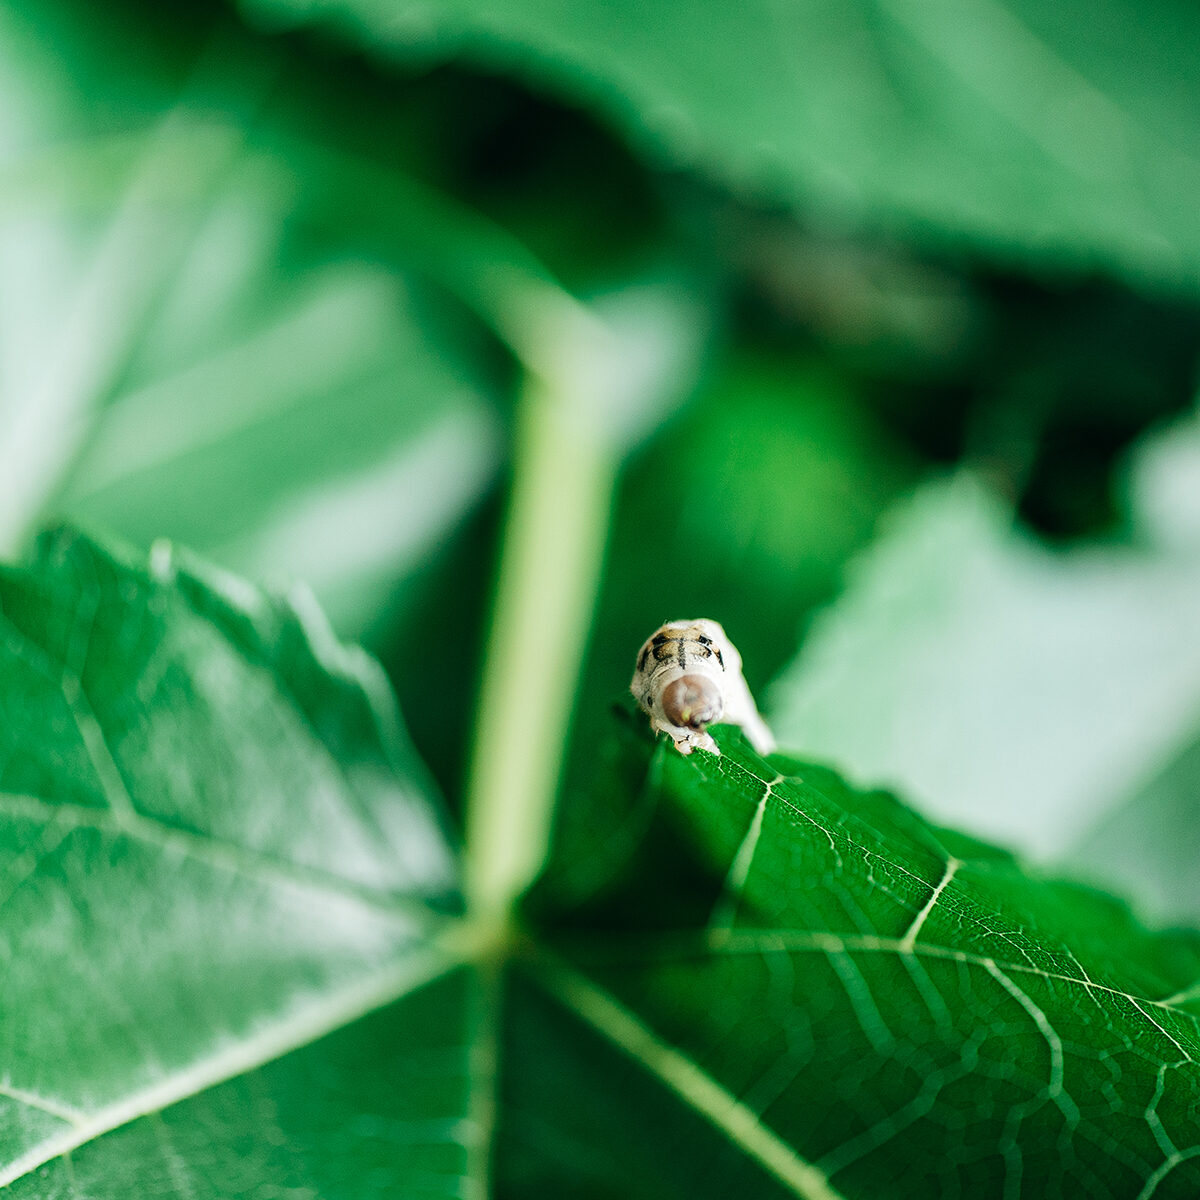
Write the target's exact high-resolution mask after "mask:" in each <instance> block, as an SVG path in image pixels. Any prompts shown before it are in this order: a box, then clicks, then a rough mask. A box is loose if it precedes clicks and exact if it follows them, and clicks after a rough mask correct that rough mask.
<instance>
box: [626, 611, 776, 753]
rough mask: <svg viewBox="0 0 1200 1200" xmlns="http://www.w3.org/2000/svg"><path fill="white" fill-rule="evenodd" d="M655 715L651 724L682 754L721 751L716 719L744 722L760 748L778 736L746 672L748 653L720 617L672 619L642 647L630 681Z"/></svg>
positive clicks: (648, 712) (771, 744) (771, 746)
mask: <svg viewBox="0 0 1200 1200" xmlns="http://www.w3.org/2000/svg"><path fill="white" fill-rule="evenodd" d="M629 689H630V691H631V692H633V695H634V699H636V700H637V702H638V704H639V705H641V708H642V711H643V712H645V713H646V715H647V716H648V717H649V718H650V727H651V729H655V730H661V731H662V732H663V733H666V734H669V735H670V737H671V739H672V741H674V743H675V749H676V750H678V751H679V753H680V754H691V752H692V751H693V750H695V749H696V748H697V747H698V748H699V749H701V750H707V751H708V752H709V753H710V754H720V753H721V751H720V750H719V749H718V748H717V743H716V742H715V741H713V738H712V735H711V734H710V733H708V732H707V730H708V727H709V726H710V725H715V724H717V723H718V722H722V721H723V722H726V723H727V724H730V725H740V726H741V727H742V729H743V730H744V731H745V733H746V736H747V737H748V738H749V739H750V744H751V745H752V746H753V747H754V748H755V750H757V751H758V752H759V754H769V753H770V752H771V751H772V750H774V749H775V739H774V738H773V737H772V736H771V731H770V730H769V729H768V728H767V725H766V722H765V721H764V720H763V719H762V717H760V716H759V714H758V709H757V708H756V707H755V705H754V697H753V696H751V695H750V689H749V687H748V686H747V685H746V679H745V677H744V676H743V675H742V656H741V655H740V654H739V653H738V652H737V648H736V647H735V646H734V644H733V643H732V642H731V641H730V640H729V638H728V637H726V635H725V630H724V629H722V628H721V626H720V625H718V624H717V622H716V621H710V620H708V619H706V618H703V617H701V618H698V619H696V620H694V621H668V622H667V623H666V624H665V625H662V626H660V627H659V628H658V629H656V630H655V631H654V632H653V633H652V634H651V635H650V636H649V637H648V638H647V639H646V641H645V642H644V643H643V644H642V648H641V650H639V651H638V657H637V667H636V669H635V670H634V672H633V682H632V683H631V684H630V685H629Z"/></svg>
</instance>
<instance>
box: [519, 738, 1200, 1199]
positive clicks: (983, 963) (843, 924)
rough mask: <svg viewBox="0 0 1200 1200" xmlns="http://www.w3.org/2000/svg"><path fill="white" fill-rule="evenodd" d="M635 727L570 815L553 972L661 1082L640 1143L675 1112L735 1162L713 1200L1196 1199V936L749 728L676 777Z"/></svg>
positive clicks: (548, 1157)
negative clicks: (1046, 875)
mask: <svg viewBox="0 0 1200 1200" xmlns="http://www.w3.org/2000/svg"><path fill="white" fill-rule="evenodd" d="M636 724H637V726H638V728H637V729H635V730H627V732H626V733H625V735H624V739H623V740H624V748H623V749H622V748H620V742H621V739H617V741H615V742H614V743H613V744H612V745H610V747H609V751H608V753H607V755H606V757H607V759H608V763H607V767H606V773H605V774H604V776H603V782H602V783H601V784H600V786H599V787H598V789H597V791H598V794H599V795H600V796H602V797H603V799H602V800H601V802H600V803H599V804H598V805H597V806H596V807H595V808H593V807H591V806H589V805H587V804H583V803H581V804H579V805H578V806H577V808H576V810H575V811H574V812H572V809H571V807H570V805H568V807H567V809H566V810H565V811H564V814H563V826H562V829H561V831H560V839H559V859H558V861H557V863H556V865H555V866H554V867H553V868H552V870H551V871H550V873H549V874H548V875H547V876H546V878H545V879H544V881H543V884H542V888H541V894H540V896H539V897H538V907H539V908H540V909H541V910H542V911H549V912H553V913H554V914H555V916H554V918H553V925H554V932H553V933H552V934H551V940H552V941H553V942H554V944H555V945H556V946H557V947H558V949H559V950H560V952H561V953H562V954H563V955H564V956H566V957H567V958H569V959H570V960H572V962H573V968H572V969H564V970H561V971H559V972H558V973H555V972H554V971H552V970H551V971H548V972H547V973H546V975H545V979H546V981H547V984H548V986H549V990H550V991H551V992H552V993H553V994H554V996H555V997H556V1000H557V1002H558V1003H559V1004H560V1005H561V1006H563V1007H564V1008H566V1009H568V1010H574V1011H575V1012H577V1013H578V1014H580V1015H582V1017H583V1018H584V1020H585V1021H586V1022H587V1023H588V1024H590V1025H591V1026H592V1028H593V1029H594V1030H597V1031H599V1032H600V1033H601V1034H602V1035H606V1036H607V1037H609V1038H610V1039H612V1040H613V1041H615V1042H617V1043H618V1044H620V1045H623V1046H624V1047H625V1048H626V1051H627V1052H628V1053H630V1054H632V1055H633V1056H635V1057H639V1058H641V1060H642V1061H643V1063H644V1064H645V1065H646V1066H647V1067H648V1069H649V1071H650V1073H651V1074H653V1075H657V1076H658V1080H659V1083H660V1091H661V1092H662V1093H663V1094H660V1095H659V1096H658V1097H657V1098H652V1097H650V1096H644V1095H641V1094H638V1093H636V1092H635V1093H633V1095H634V1098H633V1099H631V1105H633V1106H635V1107H634V1109H633V1112H634V1115H633V1116H632V1117H631V1124H633V1125H635V1126H636V1125H637V1124H638V1122H639V1120H643V1119H644V1120H652V1119H662V1120H664V1121H671V1120H673V1118H670V1117H662V1118H658V1117H657V1116H656V1117H655V1118H651V1117H650V1116H649V1115H648V1114H649V1113H651V1112H653V1113H655V1114H660V1113H663V1112H664V1110H666V1111H669V1108H668V1103H667V1094H668V1093H673V1094H674V1097H675V1103H678V1102H680V1101H682V1102H683V1103H684V1105H685V1106H691V1107H694V1108H697V1109H699V1110H701V1111H704V1112H706V1113H708V1114H709V1115H710V1117H711V1118H712V1119H713V1120H714V1122H715V1123H716V1124H717V1125H718V1126H719V1127H721V1128H722V1129H723V1130H724V1132H725V1135H726V1136H727V1137H728V1138H729V1139H730V1140H732V1141H734V1142H735V1143H736V1144H738V1145H740V1146H741V1147H742V1149H743V1152H744V1160H745V1161H743V1162H741V1163H737V1164H735V1165H731V1164H729V1163H728V1162H725V1163H724V1164H722V1163H721V1162H720V1159H719V1156H718V1155H716V1154H712V1155H711V1157H708V1158H706V1159H705V1160H704V1161H705V1162H706V1163H708V1164H709V1165H710V1166H711V1170H712V1175H711V1176H710V1179H709V1182H708V1183H707V1185H706V1186H705V1187H704V1188H702V1189H701V1194H711V1195H750V1194H753V1195H764V1196H767V1195H774V1194H780V1195H789V1194H790V1195H802V1196H807V1197H825V1198H828V1197H834V1196H846V1197H864V1198H866V1197H875V1196H889V1197H891V1196H897V1197H901V1196H902V1197H908V1196H911V1197H914V1198H915V1197H928V1196H934V1195H937V1196H959V1195H997V1196H999V1195H1004V1196H1062V1195H1074V1194H1082V1195H1089V1196H1103V1197H1132V1196H1140V1197H1149V1196H1151V1195H1154V1196H1159V1197H1163V1196H1180V1197H1186V1196H1191V1195H1194V1194H1195V1192H1196V1189H1197V1187H1200V1158H1198V1157H1197V1156H1200V1144H1198V1141H1197V1130H1196V1124H1195V1112H1196V1105H1197V1103H1198V1102H1200V1063H1198V1062H1197V1052H1198V1051H1200V1029H1198V1022H1197V1017H1198V1015H1200V991H1198V990H1197V988H1196V981H1197V978H1198V976H1200V936H1197V935H1196V934H1182V933H1179V934H1149V933H1147V932H1146V931H1145V930H1144V929H1142V928H1141V927H1139V925H1138V924H1137V922H1136V921H1135V920H1134V919H1133V917H1132V916H1131V915H1130V912H1129V910H1128V909H1127V908H1126V907H1125V906H1124V905H1122V904H1120V903H1119V902H1117V901H1115V900H1113V899H1112V898H1111V897H1108V896H1105V895H1104V894H1102V893H1100V892H1095V891H1092V890H1089V889H1087V888H1083V887H1080V886H1077V885H1074V884H1069V883H1056V882H1052V881H1043V880H1040V879H1038V878H1036V877H1033V876H1030V875H1029V874H1027V873H1026V872H1025V871H1024V870H1023V869H1022V868H1021V867H1020V865H1019V864H1018V863H1017V862H1016V861H1015V860H1014V859H1013V858H1012V857H1011V856H1010V855H1008V854H1007V853H1005V852H1003V851H1000V850H997V849H994V848H992V847H990V846H988V845H986V844H983V843H980V842H977V841H975V840H973V839H970V838H967V837H964V836H963V835H960V834H956V833H953V832H950V831H946V830H940V829H937V828H934V827H932V826H930V825H928V824H927V823H926V822H924V821H923V820H922V819H920V818H919V817H917V816H916V815H915V814H913V813H912V812H911V811H910V810H909V809H907V808H905V807H904V806H903V805H901V804H900V803H898V802H897V801H896V800H895V799H894V798H893V797H892V796H890V795H888V794H885V793H879V792H876V793H861V792H853V791H851V790H850V789H848V788H847V787H846V785H845V784H844V783H843V782H842V781H841V780H840V779H839V778H838V777H837V776H836V775H834V774H833V773H832V772H830V771H828V770H827V769H823V768H821V767H817V766H812V765H809V764H804V763H800V762H796V761H794V760H791V759H788V758H786V757H784V756H782V755H778V756H773V757H772V758H771V759H769V760H764V759H762V758H760V757H758V756H757V755H755V754H753V753H752V752H751V751H750V750H749V749H748V747H747V746H746V744H745V742H744V740H743V739H742V738H741V735H740V734H738V733H727V734H726V736H724V737H720V738H719V741H720V744H721V747H722V750H723V751H724V753H723V756H722V757H721V758H719V759H714V758H712V757H710V756H707V755H702V754H695V755H693V756H692V757H691V758H690V759H684V758H682V757H681V756H679V755H677V754H676V753H675V752H674V751H673V750H671V749H669V748H668V747H667V746H665V745H660V746H659V747H658V748H657V750H655V751H653V752H651V750H650V748H649V744H648V739H647V737H646V736H645V734H644V733H643V731H642V730H641V728H640V726H641V720H640V718H638V719H636ZM581 1057H582V1056H581ZM604 1069H605V1068H602V1067H600V1066H596V1067H594V1068H593V1070H595V1071H596V1072H597V1073H599V1072H600V1071H602V1070H604ZM609 1069H611V1068H609ZM514 1086H517V1085H514ZM639 1113H640V1114H642V1115H641V1116H639V1115H638V1114H639ZM667 1128H669V1129H670V1133H671V1137H672V1138H677V1137H678V1138H681V1137H683V1135H682V1134H680V1133H679V1132H678V1131H677V1129H676V1128H675V1127H674V1126H673V1125H668V1126H667ZM553 1129H554V1131H555V1133H556V1134H559V1133H561V1135H562V1137H563V1138H564V1139H566V1138H570V1137H573V1138H574V1139H576V1141H578V1140H579V1133H578V1130H577V1129H575V1128H573V1127H572V1124H571V1114H570V1113H569V1112H567V1113H566V1114H565V1115H564V1116H563V1117H562V1119H561V1120H560V1121H559V1122H558V1123H556V1124H555V1125H554V1126H553ZM630 1136H631V1139H632V1144H633V1145H634V1146H636V1145H637V1143H638V1137H639V1135H638V1133H637V1132H632V1133H631V1135H630ZM557 1141H558V1139H557V1137H553V1138H550V1137H548V1138H547V1139H546V1142H547V1143H548V1145H550V1146H551V1147H554V1146H556V1145H557ZM513 1153H514V1154H515V1153H516V1152H515V1151H514V1152H513ZM705 1153H708V1151H707V1148H706V1151H705ZM521 1162H522V1165H523V1167H524V1169H525V1170H526V1171H527V1172H528V1173H529V1177H530V1178H542V1179H543V1180H546V1179H549V1180H556V1181H557V1183H558V1185H559V1186H561V1187H562V1188H564V1189H568V1188H569V1184H568V1180H569V1178H570V1174H569V1173H570V1170H571V1166H570V1164H568V1163H556V1162H555V1161H554V1158H553V1156H552V1154H551V1153H545V1154H543V1155H542V1156H541V1157H540V1158H539V1159H534V1157H533V1156H532V1155H530V1154H529V1152H528V1149H527V1147H526V1148H525V1151H524V1154H523V1156H522V1159H521ZM754 1164H756V1165H757V1167H758V1168H762V1169H765V1170H766V1171H767V1173H768V1174H769V1175H771V1176H773V1177H774V1179H775V1185H776V1186H775V1187H774V1188H771V1187H767V1186H765V1185H763V1184H762V1182H761V1181H757V1180H755V1179H754V1177H753V1175H752V1173H751V1168H752V1165H754ZM688 1186H690V1185H685V1186H682V1187H680V1189H679V1190H678V1192H676V1191H675V1190H674V1189H672V1188H666V1189H664V1190H663V1191H662V1192H661V1193H660V1194H664V1195H675V1194H679V1195H687V1194H690V1193H689V1191H688ZM516 1194H521V1193H520V1192H518V1193H516ZM547 1194H551V1192H550V1191H548V1192H547ZM597 1194H619V1193H618V1192H617V1191H616V1190H615V1189H614V1190H610V1191H604V1190H602V1189H601V1190H598V1191H597ZM635 1194H637V1193H635ZM645 1194H647V1195H650V1194H654V1192H653V1191H652V1190H648V1191H647V1192H646V1193H645Z"/></svg>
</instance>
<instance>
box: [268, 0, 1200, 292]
mask: <svg viewBox="0 0 1200 1200" xmlns="http://www.w3.org/2000/svg"><path fill="white" fill-rule="evenodd" d="M244 3H245V7H247V8H248V9H249V10H250V11H252V12H253V13H254V14H256V15H258V16H264V17H267V18H268V19H270V20H271V21H272V22H273V23H275V24H278V25H292V24H296V23H300V22H306V21H312V20H323V21H325V22H326V23H332V24H336V25H337V26H338V27H339V28H340V29H343V30H346V31H349V32H350V33H351V34H352V35H353V36H355V37H358V38H360V39H362V40H363V41H365V42H366V43H367V44H369V45H371V46H373V47H375V48H377V49H378V50H379V51H380V52H382V53H384V54H387V55H389V56H391V57H394V58H398V59H400V60H401V61H403V62H406V63H410V64H420V65H426V64H427V63H428V62H429V61H430V60H431V59H432V60H440V59H446V58H451V57H456V58H469V59H471V60H474V61H476V62H478V63H481V64H483V65H485V66H487V67H488V68H491V69H499V70H502V71H505V72H506V73H510V74H515V75H518V76H520V77H522V78H525V79H528V80H529V81H530V82H531V84H533V85H534V86H535V87H537V88H539V89H552V90H554V91H555V92H557V93H559V94H561V95H563V96H565V97H567V98H569V99H570V100H572V101H573V102H576V103H578V102H583V103H586V104H588V105H589V106H590V107H592V108H594V109H595V110H596V111H598V112H599V113H601V114H602V115H603V116H604V118H605V119H607V120H608V121H610V122H612V123H614V124H616V125H617V126H619V127H620V128H621V129H623V130H624V131H626V133H627V134H628V135H629V136H630V137H631V138H633V139H635V140H636V141H637V143H638V144H639V145H641V146H642V147H644V149H645V150H646V152H647V153H648V154H650V155H651V156H653V157H654V158H655V159H656V160H657V161H658V162H659V163H660V164H663V165H667V166H670V167H678V166H679V165H681V164H682V165H687V166H692V167H696V168H698V169H700V170H702V171H705V172H708V173H710V174H711V175H713V176H714V177H716V178H717V179H719V180H721V181H722V182H724V183H726V184H729V185H732V186H734V187H736V188H737V189H738V190H740V191H750V192H753V193H754V194H756V195H758V196H760V197H762V196H766V197H770V198H773V199H778V200H781V201H783V202H785V203H787V204H790V205H793V206H794V207H796V208H797V209H798V210H800V211H802V212H804V213H809V214H814V215H817V216H818V217H822V218H831V219H833V220H835V221H838V222H842V223H855V224H862V225H869V226H871V227H873V228H875V229H876V230H879V229H884V230H889V231H894V232H900V233H902V234H904V235H912V234H914V233H917V234H923V235H929V236H931V237H932V238H934V239H937V240H939V241H941V242H943V243H953V242H960V241H961V242H966V243H968V244H970V245H971V246H974V247H981V248H983V249H985V250H987V251H989V252H992V253H996V254H1001V255H1005V256H1011V257H1016V258H1020V259H1025V260H1032V261H1035V262H1039V263H1044V262H1054V263H1056V264H1059V265H1064V264H1071V265H1074V266H1076V267H1097V266H1098V267H1102V268H1104V269H1109V270H1117V271H1121V272H1124V273H1126V274H1128V275H1131V276H1133V277H1135V278H1139V279H1143V280H1153V281H1155V282H1158V283H1163V282H1166V283H1169V284H1172V285H1176V286H1179V285H1182V286H1185V287H1189V288H1192V287H1194V286H1195V280H1196V277H1197V267H1198V266H1200V237H1198V236H1197V233H1196V228H1195V222H1194V221H1193V219H1192V210H1193V203H1192V197H1193V196H1194V195H1195V194H1196V192H1197V190H1200V159H1198V158H1197V156H1196V153H1195V145H1196V144H1197V132H1198V130H1197V124H1196V114H1195V111H1194V105H1193V103H1192V98H1191V92H1190V89H1189V87H1188V86H1187V81H1186V78H1185V74H1184V73H1181V72H1180V70H1179V58H1178V48H1179V47H1180V46H1187V45H1193V44H1195V43H1196V41H1197V38H1200V16H1198V15H1197V13H1196V12H1195V10H1194V9H1193V8H1192V7H1191V6H1189V5H1185V4H1178V3H1171V2H1168V0H1155V2H1154V3H1152V4H1149V5H1145V4H1143V5H1135V4H1132V3H1130V2H1129V0H1108V2H1106V3H1104V4H1103V5H1102V6H1101V8H1100V9H1097V8H1096V6H1095V5H1092V4H1085V3H1083V2H1082V0H1073V2H1072V3H1069V4H1058V5H1054V6H1046V5H1039V4H1036V3H1033V2H1032V0H972V2H971V3H969V4H967V5H965V6H964V5H963V4H961V3H957V4H950V3H947V2H945V0H943V2H941V3H928V2H920V0H858V2H857V3H854V4H850V5H834V6H830V5H811V4H809V5H794V6H791V7H788V8H780V7H779V6H777V5H770V4H767V3H765V0H758V2H756V3H750V4H741V5H736V6H728V5H725V6H722V5H712V4H697V3H680V2H676V3H659V4H655V5H653V6H647V5H645V4H639V3H635V2H633V0H624V2H622V3H615V4H614V3H605V4H600V3H591V4H579V3H570V4H567V3H561V2H560V3H553V4H549V3H546V2H545V0H536V2H535V0H507V2H506V3H504V4H503V5H496V4H487V5H484V4H480V3H478V2H477V0H423V2H422V3H417V4H411V5H409V6H407V7H406V8H405V9H404V10H402V11H397V10H396V9H395V8H394V7H393V6H391V5H385V4H377V3H372V2H370V0H304V2H300V0H244Z"/></svg>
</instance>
